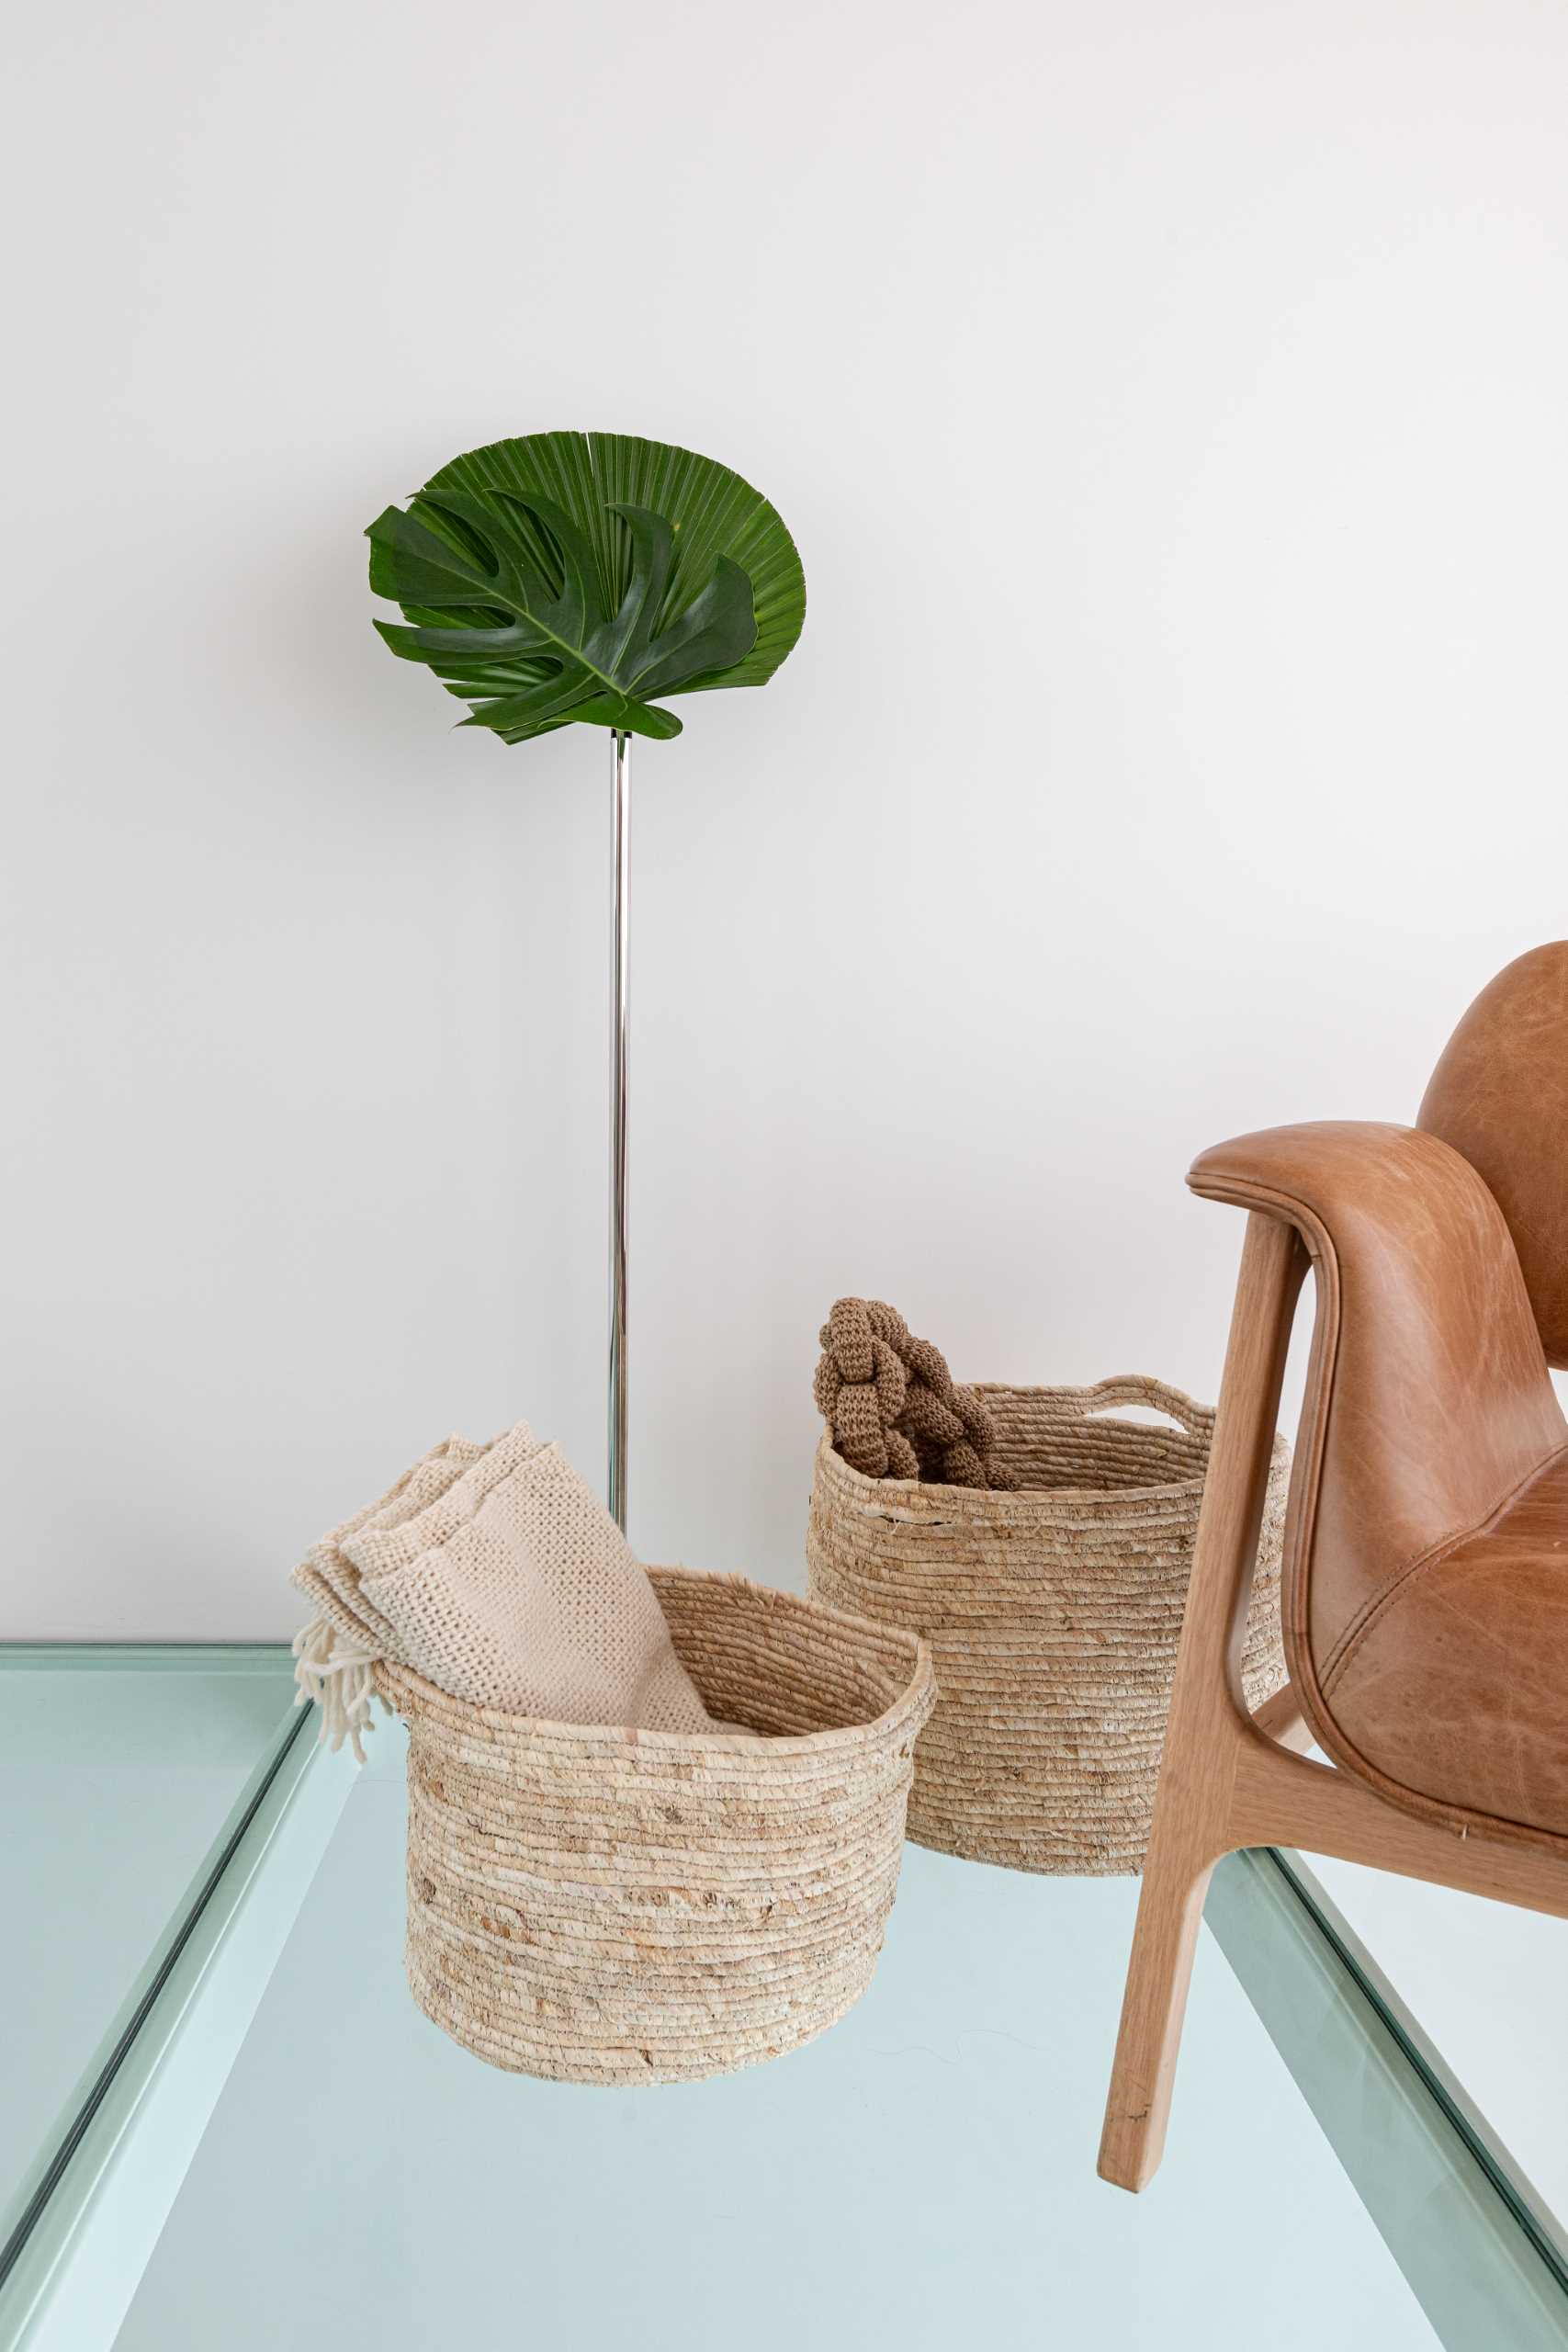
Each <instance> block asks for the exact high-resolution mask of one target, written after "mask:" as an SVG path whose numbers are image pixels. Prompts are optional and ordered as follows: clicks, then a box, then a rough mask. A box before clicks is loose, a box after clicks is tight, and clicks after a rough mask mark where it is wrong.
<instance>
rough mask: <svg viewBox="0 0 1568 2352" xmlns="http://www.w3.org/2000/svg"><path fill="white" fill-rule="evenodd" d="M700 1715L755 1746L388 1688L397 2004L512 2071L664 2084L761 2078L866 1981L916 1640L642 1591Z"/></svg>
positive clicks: (722, 1579) (927, 1673)
mask: <svg viewBox="0 0 1568 2352" xmlns="http://www.w3.org/2000/svg"><path fill="white" fill-rule="evenodd" d="M649 1576H650V1577H651V1578H652V1580H653V1585H654V1589H655V1590H656V1592H657V1593H658V1595H659V1599H660V1604H661V1606H662V1608H663V1611H664V1614H665V1617H666V1619H667V1621H668V1623H669V1626H670V1631H671V1637H672V1638H673V1641H674V1645H675V1648H676V1650H677V1652H678V1653H679V1655H680V1657H681V1658H682V1661H683V1663H684V1665H685V1666H686V1668H687V1669H688V1671H689V1672H690V1674H691V1675H692V1677H693V1679H694V1681H695V1683H696V1685H697V1688H698V1690H699V1691H701V1693H702V1696H703V1699H704V1702H705V1704H706V1706H707V1708H708V1710H709V1712H710V1713H712V1714H713V1715H715V1716H716V1717H717V1718H719V1719H721V1720H723V1721H724V1722H726V1723H731V1724H750V1726H752V1729H753V1731H754V1732H762V1733H767V1734H770V1735H773V1736H771V1737H769V1738H768V1739H767V1740H765V1741H763V1740H760V1739H758V1738H756V1737H754V1736H732V1735H728V1734H713V1733H709V1734H704V1735H700V1736H699V1735H693V1734H687V1733H682V1732H657V1731H632V1730H625V1731H623V1730H605V1729H601V1728H599V1727H596V1726H586V1727H585V1726H582V1725H578V1724H550V1723H542V1722H538V1721H536V1720H535V1719H533V1718H532V1717H528V1716H522V1715H507V1714H502V1713H497V1712H496V1711H494V1710H493V1709H491V1708H486V1707H476V1706H471V1705H468V1703H466V1702H463V1701H460V1700H456V1699H449V1698H447V1697H446V1694H445V1693H444V1692H442V1691H437V1690H436V1689H434V1686H433V1685H432V1684H430V1683H428V1682H426V1681H425V1680H423V1678H422V1677H421V1676H419V1675H417V1674H413V1673H412V1672H410V1671H408V1670H407V1669H406V1668H400V1667H395V1666H392V1665H389V1664H385V1663H384V1664H382V1665H379V1666H378V1667H377V1668H376V1669H375V1673H376V1681H377V1686H378V1689H379V1690H380V1691H381V1693H382V1695H383V1696H384V1697H385V1698H387V1699H388V1700H389V1701H390V1702H391V1703H392V1705H393V1706H395V1707H396V1709H397V1711H398V1713H400V1715H401V1716H402V1717H403V1719H404V1721H405V1722H406V1723H407V1724H408V1727H409V1734H410V1739H409V1763H408V1779H409V1856H408V1867H409V1908H408V1942H407V1947H406V1959H407V1965H408V1978H409V1984H410V1986H411V1988H412V1993H413V1996H414V1998H415V2000H416V2001H417V2002H418V2003H419V2006H420V2007H421V2008H422V2009H423V2011H424V2012H425V2015H426V2016H427V2017H430V2018H434V2021H435V2023H436V2024H437V2025H439V2026H441V2027H443V2028H445V2030H446V2032H448V2033H449V2034H451V2036H452V2037H453V2039H454V2040H455V2041H460V2042H462V2043H463V2045H464V2046H465V2048H467V2049H468V2050H471V2051H473V2052H475V2053H476V2055H477V2056H479V2057H480V2058H484V2059H488V2060H489V2062H490V2063H491V2065H494V2066H505V2067H509V2068H511V2069H512V2070H513V2072H515V2073H519V2074H526V2075H547V2076H549V2077H551V2078H553V2079H554V2080H556V2081H559V2082H572V2083H619V2084H626V2083H672V2082H690V2081H695V2080H697V2079H699V2078H700V2077H702V2076H704V2075H722V2074H728V2073H729V2072H730V2071H731V2070H732V2069H734V2068H736V2067H739V2066H747V2065H751V2064H755V2063H756V2062H757V2061H758V2060H760V2059H763V2058H774V2057H777V2056H778V2055H779V2053H780V2052H782V2051H785V2050H793V2049H794V2048H795V2045H796V2044H797V2043H799V2042H802V2041H809V2040H810V2039H811V2037H812V2036H813V2035H814V2034H818V2033H820V2032H822V2031H823V2030H824V2029H825V2028H826V2027H828V2026H830V2025H832V2024H833V2023H834V2022H835V2020H836V2019H838V2018H841V2017H842V2016H843V2014H844V2012H845V2011H846V2010H847V2009H848V2008H850V2007H852V2005H853V2003H854V2002H855V2001H856V2000H858V1999H859V1997H860V1996H861V1994H862V1993H863V1992H864V1990H865V1988H866V1985H868V1984H869V1983H870V1981H871V1973H872V1970H873V1968H874V1965H875V1962H876V1955H877V1952H878V1951H879V1950H880V1949H881V1945H882V1938H883V1931H884V1929H885V1928H886V1920H887V1915H888V1913H889V1911H890V1910H891V1909H892V1907H893V1897H894V1893H895V1891H896V1889H897V1883H898V1864H899V1860H900V1855H901V1851H902V1846H903V1838H904V1810H905V1805H906V1803H907V1801H908V1792H909V1783H910V1777H911V1773H912V1770H913V1761H912V1759H913V1754H914V1747H915V1740H916V1736H917V1734H918V1733H919V1729H920V1727H921V1725H922V1724H924V1722H925V1721H926V1718H927V1716H928V1715H929V1713H930V1712H931V1703H932V1700H933V1697H934V1686H933V1681H932V1676H931V1658H930V1656H929V1654H928V1652H927V1650H926V1647H925V1645H924V1644H923V1643H921V1642H919V1640H917V1639H916V1638H915V1637H914V1636H913V1635H912V1634H908V1633H904V1632H900V1631H897V1630H889V1629H888V1628H886V1627H884V1626H879V1625H871V1624H866V1623H862V1622H859V1621H857V1620H855V1619H853V1618H850V1617H846V1616H844V1615H842V1614H841V1613H840V1612H839V1611H834V1610H829V1609H825V1608H823V1607H821V1606H820V1605H818V1604H817V1603H814V1602H812V1601H808V1600H802V1599H800V1598H799V1597H798V1596H797V1595H795V1594H793V1593H785V1592H773V1591H769V1590H767V1589H765V1588H763V1587H762V1586H761V1585H755V1584H750V1583H749V1582H748V1581H747V1580H746V1579H745V1578H744V1577H732V1576H706V1575H703V1574H701V1573H699V1572H697V1571H694V1570H692V1569H688V1568H650V1569H649Z"/></svg>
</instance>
